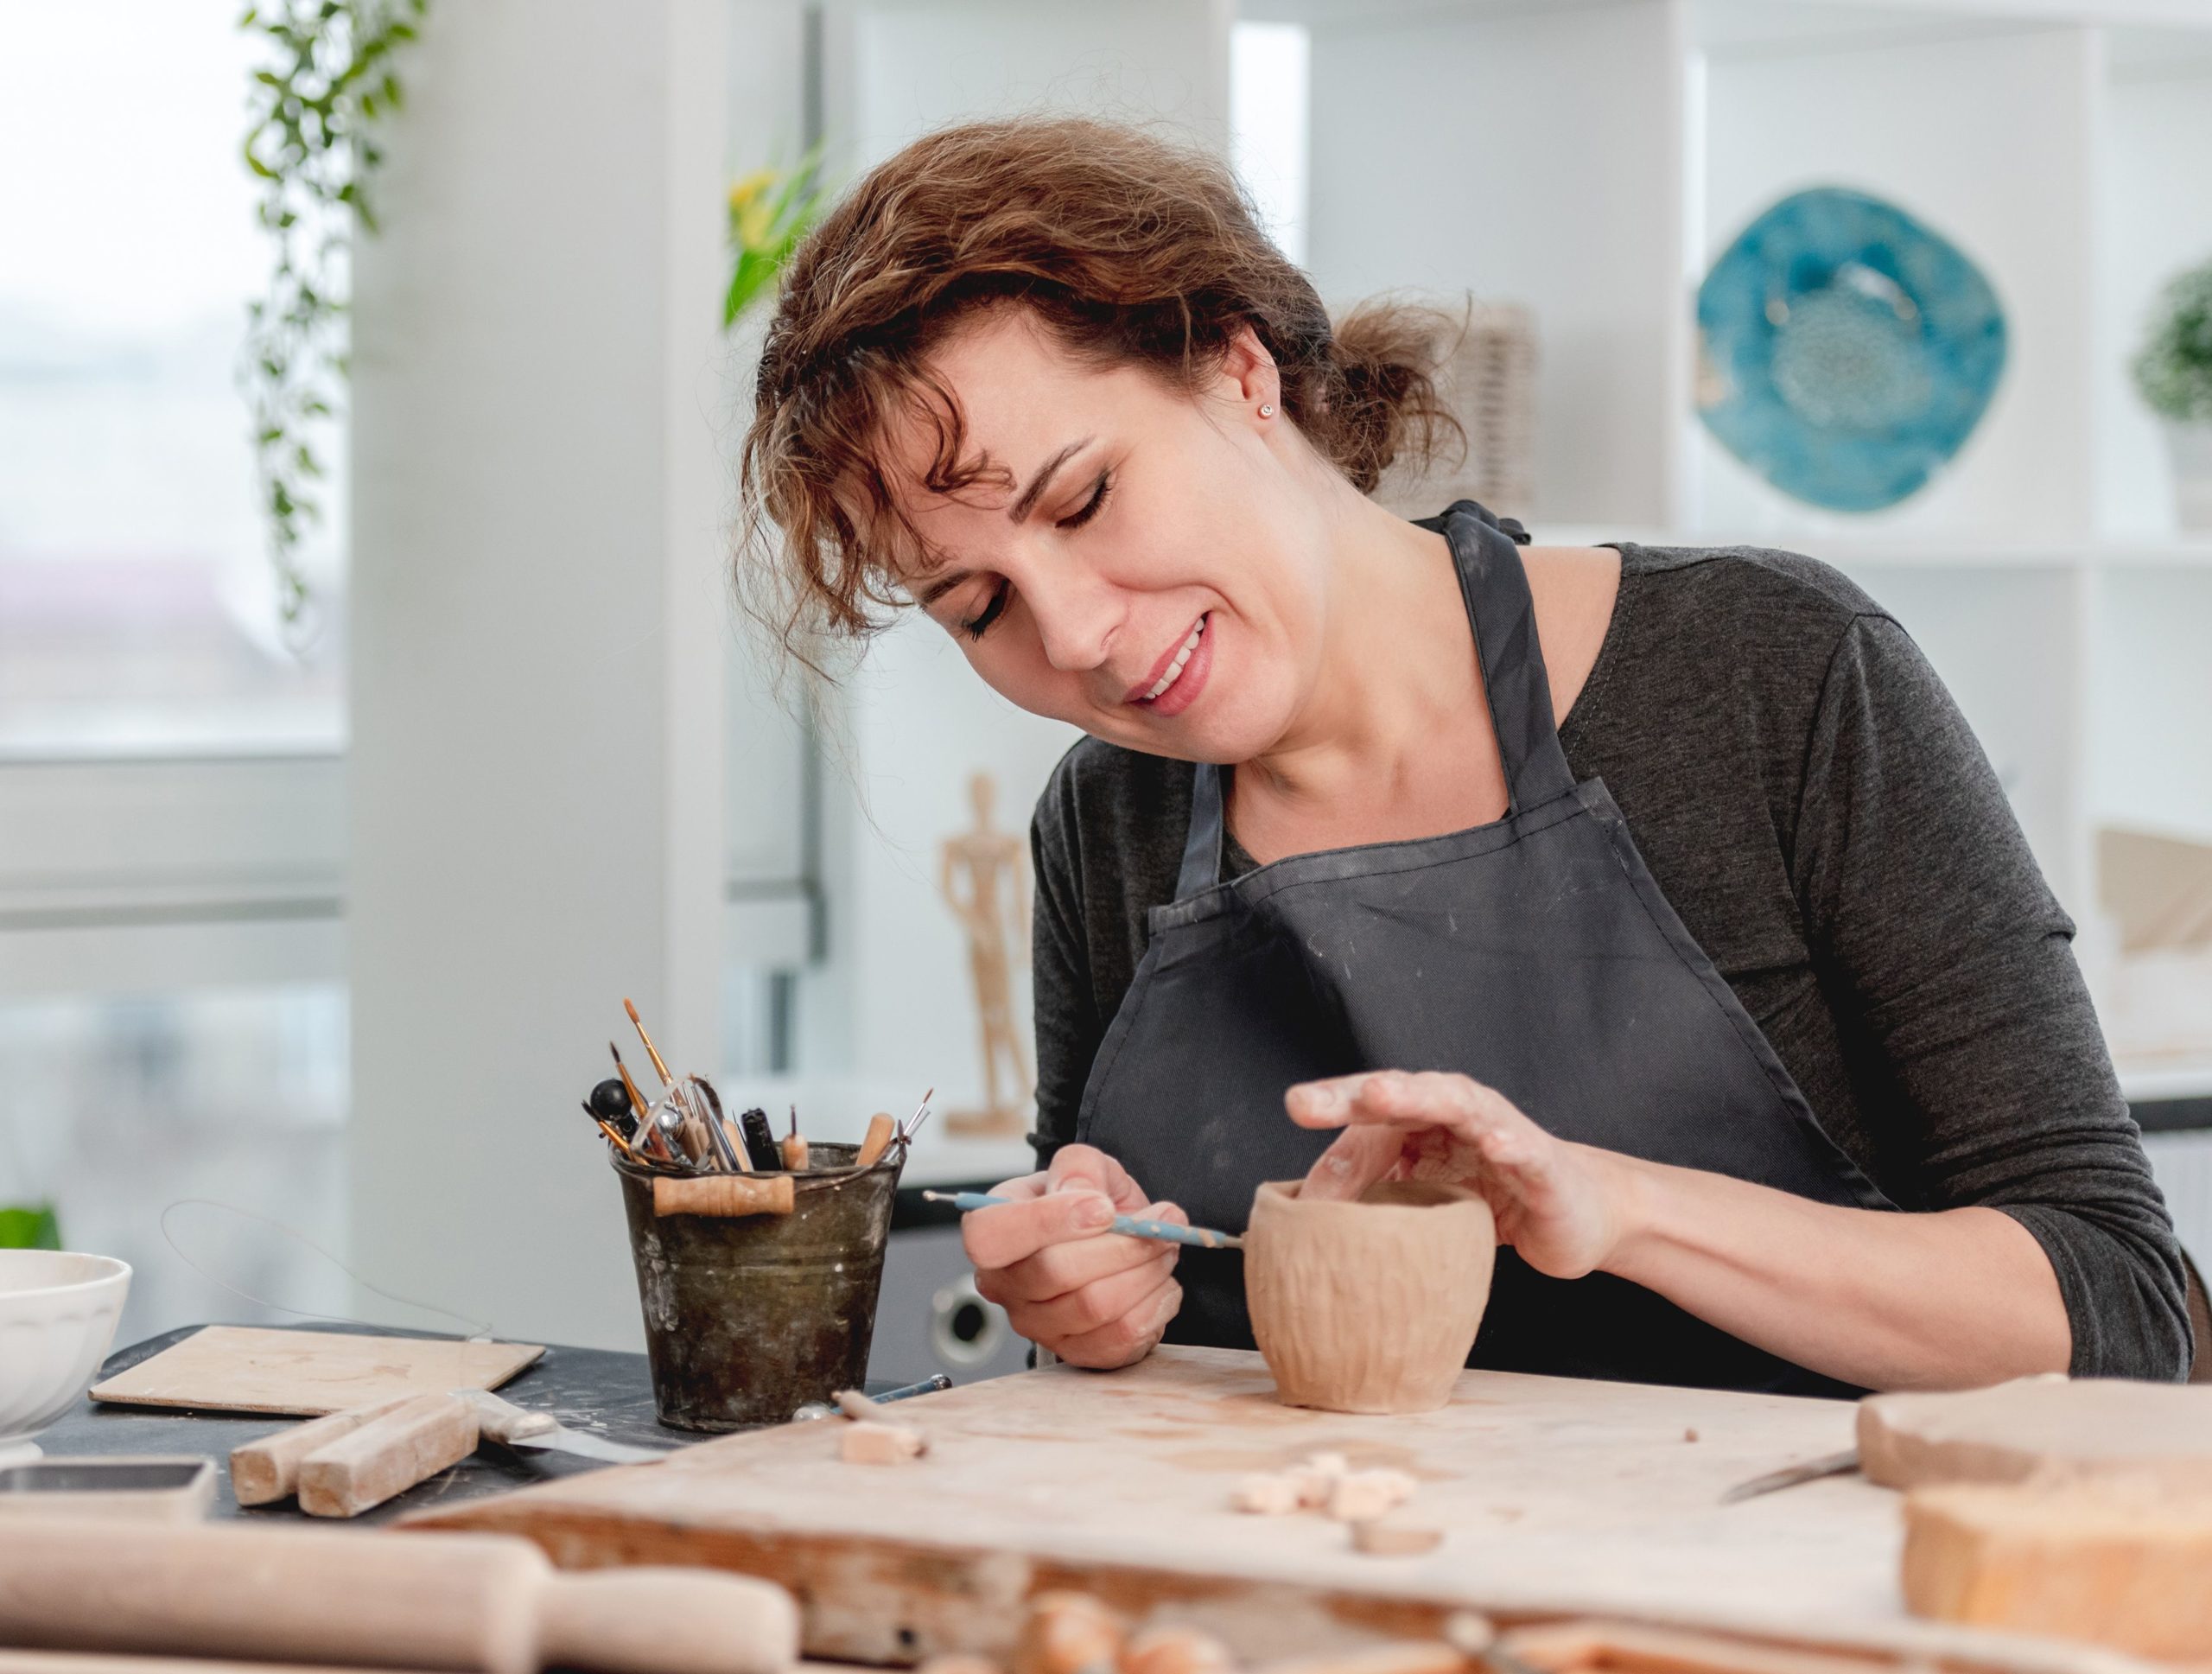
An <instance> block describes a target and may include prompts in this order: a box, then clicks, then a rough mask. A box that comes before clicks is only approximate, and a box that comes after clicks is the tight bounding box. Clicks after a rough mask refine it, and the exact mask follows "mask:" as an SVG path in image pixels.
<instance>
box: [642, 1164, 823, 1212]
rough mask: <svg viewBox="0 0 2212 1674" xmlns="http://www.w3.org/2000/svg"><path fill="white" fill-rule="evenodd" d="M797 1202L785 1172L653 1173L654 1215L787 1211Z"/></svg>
mask: <svg viewBox="0 0 2212 1674" xmlns="http://www.w3.org/2000/svg"><path fill="white" fill-rule="evenodd" d="M797 1203H798V1192H797V1189H796V1187H795V1185H794V1182H793V1181H792V1180H791V1176H790V1175H789V1174H689V1175H686V1176H684V1177H683V1178H682V1179H674V1178H671V1176H669V1175H667V1174H656V1175H655V1176H654V1177H653V1213H655V1214H656V1215H788V1214H789V1213H791V1209H792V1207H793V1206H795V1205H796V1204H797Z"/></svg>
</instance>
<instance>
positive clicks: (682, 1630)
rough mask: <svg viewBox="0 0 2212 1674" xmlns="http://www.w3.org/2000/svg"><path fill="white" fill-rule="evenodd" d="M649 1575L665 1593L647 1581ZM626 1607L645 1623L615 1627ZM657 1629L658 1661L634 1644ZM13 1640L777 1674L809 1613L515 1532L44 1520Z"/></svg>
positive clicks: (14, 1550)
mask: <svg viewBox="0 0 2212 1674" xmlns="http://www.w3.org/2000/svg"><path fill="white" fill-rule="evenodd" d="M646 1577H653V1578H654V1579H652V1580H651V1581H650V1582H647V1583H646V1585H647V1586H649V1587H650V1588H651V1589H652V1590H651V1592H650V1594H648V1593H647V1592H646V1591H645V1588H640V1589H639V1591H637V1592H634V1593H633V1592H632V1591H630V1590H629V1588H630V1586H631V1584H632V1582H638V1581H640V1580H643V1579H644V1578H646ZM587 1580H588V1585H587V1584H586V1583H587ZM679 1583H680V1584H681V1589H682V1590H681V1596H680V1598H679V1597H678V1588H679ZM579 1587H582V1588H583V1590H582V1591H581V1592H572V1590H571V1589H574V1588H579ZM618 1609H619V1610H620V1611H621V1612H623V1613H625V1614H626V1619H627V1621H628V1622H629V1623H630V1624H631V1625H630V1626H624V1627H622V1628H620V1631H618V1629H617V1626H615V1625H613V1624H608V1625H605V1626H601V1622H602V1618H603V1617H604V1616H606V1615H609V1614H614V1613H615V1612H617V1610H618ZM693 1622H696V1623H698V1624H702V1626H699V1627H697V1628H696V1629H695V1628H694V1627H692V1626H690V1624H691V1623H693ZM709 1633H711V1642H709V1639H708V1638H707V1637H704V1636H706V1635H708V1634H709ZM644 1636H652V1645H655V1646H657V1647H658V1652H659V1656H660V1660H659V1661H658V1664H654V1663H652V1662H648V1661H642V1660H639V1657H638V1656H636V1655H633V1654H632V1649H631V1647H632V1646H634V1645H639V1644H641V1642H642V1638H643V1637H644ZM0 1644H10V1645H22V1646H28V1647H34V1648H40V1649H50V1650H63V1651H69V1650H75V1651H111V1652H143V1653H147V1654H149V1655H161V1656H168V1655H185V1656H207V1657H241V1658H265V1659H269V1660H273V1661H280V1662H302V1663H344V1664H377V1665H381V1666H384V1667H393V1668H410V1669H474V1670H481V1671H484V1674H537V1670H538V1669H540V1668H541V1667H543V1665H544V1662H543V1658H552V1659H555V1660H557V1661H560V1662H563V1663H567V1664H571V1665H573V1666H575V1667H580V1668H593V1669H605V1670H607V1674H638V1671H641V1670H644V1669H646V1668H648V1667H654V1666H658V1667H660V1668H664V1669H666V1670H667V1671H669V1674H768V1671H772V1670H779V1669H783V1668H787V1667H789V1666H790V1665H791V1662H792V1660H793V1659H794V1658H795V1657H796V1656H797V1654H798V1624H797V1618H796V1612H795V1611H794V1610H793V1607H792V1606H791V1600H790V1599H789V1597H788V1596H787V1595H785V1594H784V1593H783V1590H782V1589H781V1588H778V1587H776V1586H775V1585H774V1584H773V1583H772V1582H757V1581H743V1580H740V1579H739V1578H737V1577H735V1576H717V1575H702V1574H700V1573H698V1572H696V1571H693V1570H683V1571H678V1572H675V1574H674V1575H673V1576H672V1577H671V1576H670V1575H668V1572H664V1571H656V1570H644V1569H631V1570H622V1571H620V1572H613V1571H610V1572H608V1573H607V1575H606V1576H605V1577H604V1578H602V1577H601V1576H598V1575H594V1576H591V1577H588V1578H583V1577H575V1576H556V1575H555V1574H554V1572H553V1569H552V1566H551V1565H550V1564H549V1563H547V1562H546V1561H545V1556H544V1554H543V1553H542V1552H540V1551H539V1550H538V1549H537V1547H536V1546H534V1545H532V1544H530V1543H529V1542H528V1541H525V1540H521V1539H518V1538H514V1537H509V1536H505V1535H449V1534H417V1533H414V1532H411V1531H410V1533H407V1534H404V1535H391V1534H370V1533H355V1532H353V1531H346V1530H340V1529H328V1528H315V1527H311V1526H302V1525H300V1524H284V1525H282V1526H279V1527H260V1528H239V1527H221V1526H217V1527H200V1528H164V1527H162V1526H160V1525H158V1524H127V1523H116V1522H111V1523H101V1522H94V1521H89V1520H88V1521H86V1522H83V1523H73V1522H68V1523H65V1522H61V1521H54V1520H48V1519H41V1520H40V1521H39V1522H38V1523H36V1524H32V1523H30V1522H29V1521H28V1520H26V1521H25V1522H24V1523H23V1524H22V1526H20V1527H15V1526H10V1524H7V1523H4V1522H0ZM601 1656H606V1657H608V1658H613V1660H610V1661H607V1662H604V1663H601V1662H598V1661H595V1660H593V1659H594V1658H598V1657H601Z"/></svg>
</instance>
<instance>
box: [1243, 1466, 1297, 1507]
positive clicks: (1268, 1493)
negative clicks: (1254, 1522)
mask: <svg viewBox="0 0 2212 1674" xmlns="http://www.w3.org/2000/svg"><path fill="white" fill-rule="evenodd" d="M1232 1503H1233V1504H1234V1505H1236V1509H1237V1510H1238V1511H1240V1512H1251V1513H1252V1514H1253V1515H1254V1516H1255V1517H1286V1516H1287V1515H1288V1514H1289V1513H1291V1512H1294V1511H1296V1510H1297V1509H1298V1508H1299V1506H1300V1505H1301V1504H1302V1503H1303V1502H1302V1501H1301V1500H1300V1498H1299V1493H1298V1479H1297V1478H1295V1477H1294V1476H1293V1475H1291V1474H1290V1473H1289V1472H1287V1471H1255V1472H1253V1474H1251V1475H1249V1476H1248V1477H1246V1478H1244V1479H1243V1480H1242V1481H1241V1482H1239V1483H1238V1484H1237V1485H1236V1493H1235V1495H1234V1496H1233V1497H1232Z"/></svg>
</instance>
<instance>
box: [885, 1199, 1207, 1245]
mask: <svg viewBox="0 0 2212 1674" xmlns="http://www.w3.org/2000/svg"><path fill="white" fill-rule="evenodd" d="M922 1197H923V1199H924V1200H925V1201H926V1202H930V1203H949V1204H950V1205H951V1206H953V1207H954V1208H956V1209H957V1210H959V1211H960V1213H962V1214H963V1215H964V1214H966V1213H969V1211H970V1210H972V1209H988V1208H991V1207H994V1206H996V1205H998V1204H1001V1203H1011V1202H1013V1201H1014V1200H1013V1199H1012V1198H1010V1197H993V1196H992V1195H991V1194H990V1193H988V1192H924V1193H922ZM1111 1230H1113V1231H1114V1232H1123V1233H1126V1234H1128V1236H1129V1237H1130V1238H1157V1239H1158V1240H1159V1241H1160V1243H1162V1244H1191V1245H1193V1246H1195V1247H1196V1248H1198V1249H1200V1250H1242V1249H1243V1247H1244V1240H1243V1238H1238V1237H1237V1236H1236V1234H1235V1233H1233V1232H1215V1231H1214V1230H1213V1228H1212V1227H1211V1226H1178V1225H1175V1223H1174V1222H1173V1221H1172V1220H1139V1219H1137V1218H1136V1217H1135V1215H1116V1216H1115V1217H1114V1225H1113V1227H1112V1229H1111Z"/></svg>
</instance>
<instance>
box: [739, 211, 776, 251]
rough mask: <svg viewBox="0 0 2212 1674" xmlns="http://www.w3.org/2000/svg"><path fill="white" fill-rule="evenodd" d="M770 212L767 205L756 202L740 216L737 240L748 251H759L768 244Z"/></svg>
mask: <svg viewBox="0 0 2212 1674" xmlns="http://www.w3.org/2000/svg"><path fill="white" fill-rule="evenodd" d="M768 210H769V206H768V205H767V204H766V203H762V202H759V201H757V200H756V201H754V202H753V203H749V204H747V205H746V206H745V208H744V210H743V212H742V213H740V214H739V216H738V218H737V239H738V242H739V243H740V244H741V245H744V246H745V248H747V250H758V249H759V248H760V246H761V245H764V244H766V243H767V242H768V227H769V220H768Z"/></svg>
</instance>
